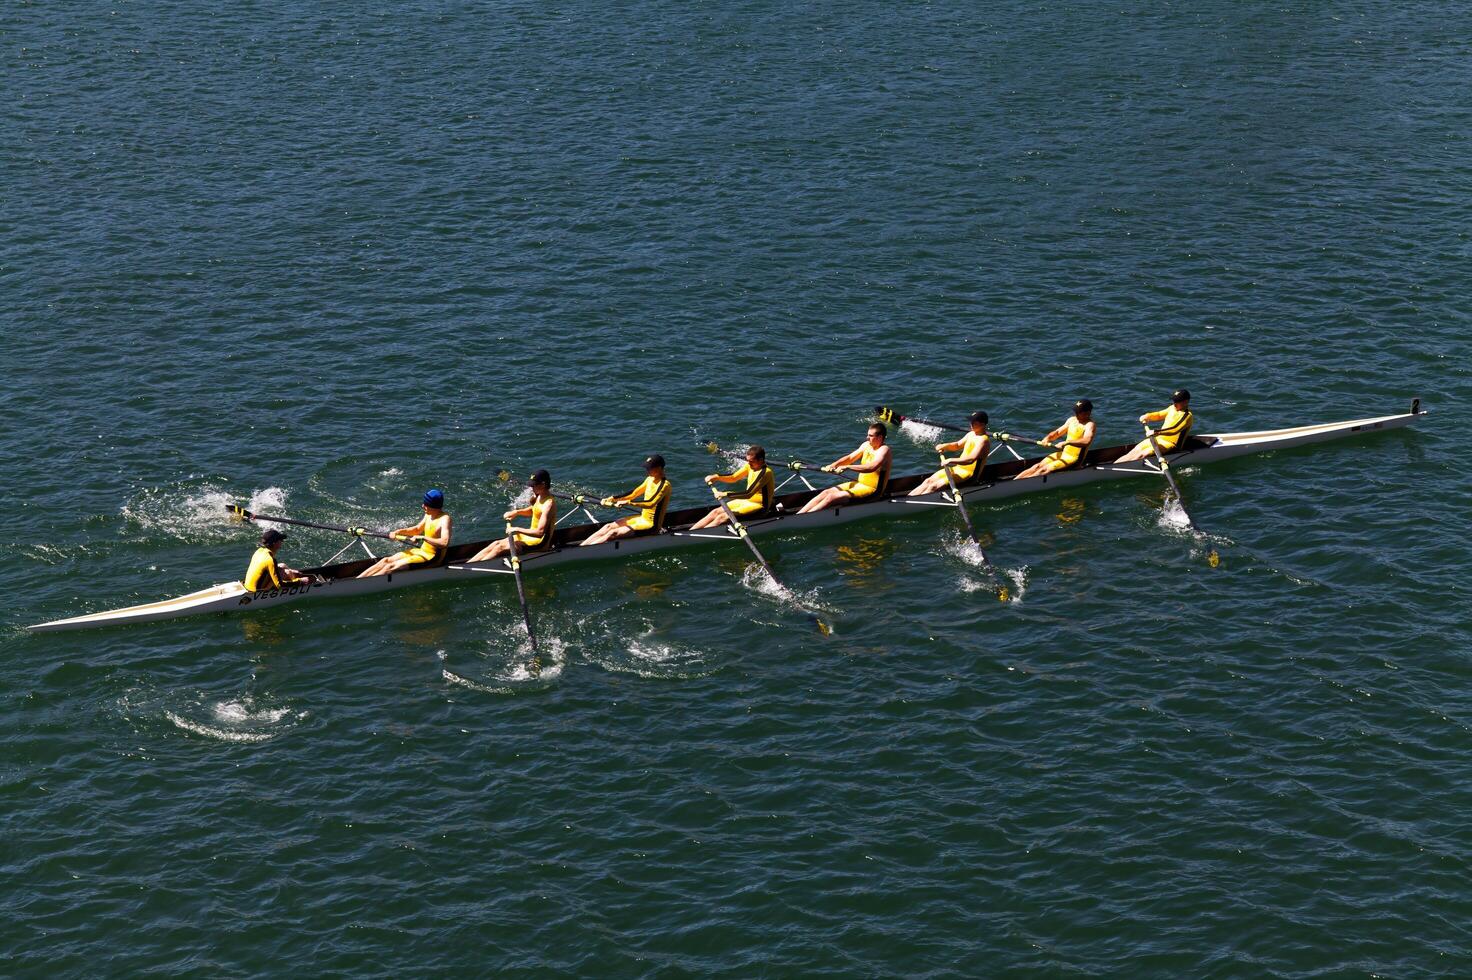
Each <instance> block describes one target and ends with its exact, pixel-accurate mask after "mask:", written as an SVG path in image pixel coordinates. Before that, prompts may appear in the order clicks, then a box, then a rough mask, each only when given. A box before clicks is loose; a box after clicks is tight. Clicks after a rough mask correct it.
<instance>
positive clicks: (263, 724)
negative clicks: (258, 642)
mask: <svg viewBox="0 0 1472 980" xmlns="http://www.w3.org/2000/svg"><path fill="white" fill-rule="evenodd" d="M198 707H199V708H201V709H204V713H205V714H206V715H207V717H204V718H201V717H190V715H194V714H196V712H193V711H190V712H187V713H181V712H178V711H174V710H172V709H169V708H165V709H163V716H164V717H165V718H167V719H168V720H169V721H170V722H171V723H172V724H173V725H174V726H175V727H177V728H179V729H181V730H183V731H186V732H190V733H192V734H195V735H202V736H204V737H205V738H213V739H217V740H219V741H221V742H247V743H250V742H268V741H270V740H271V739H273V738H275V737H276V736H278V735H280V734H282V733H283V732H286V731H290V730H291V729H292V728H294V727H296V723H297V722H300V721H301V720H302V719H304V718H306V717H307V713H306V712H305V711H292V710H291V709H290V708H265V707H259V706H258V705H257V704H256V703H255V699H253V698H251V697H250V696H248V695H247V696H246V697H243V698H240V699H238V700H228V701H216V702H214V703H213V704H210V705H208V706H205V705H203V704H201V705H199V706H198Z"/></svg>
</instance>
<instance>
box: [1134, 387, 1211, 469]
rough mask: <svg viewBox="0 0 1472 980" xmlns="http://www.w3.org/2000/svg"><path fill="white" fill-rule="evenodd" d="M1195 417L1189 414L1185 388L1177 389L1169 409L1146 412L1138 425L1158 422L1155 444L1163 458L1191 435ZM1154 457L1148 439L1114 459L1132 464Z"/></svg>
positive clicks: (1171, 397) (1187, 396)
mask: <svg viewBox="0 0 1472 980" xmlns="http://www.w3.org/2000/svg"><path fill="white" fill-rule="evenodd" d="M1195 421H1196V417H1195V416H1194V415H1192V414H1191V393H1190V392H1189V391H1187V390H1186V389H1185V388H1177V389H1176V391H1175V393H1174V394H1172V395H1171V396H1170V408H1162V409H1161V410H1160V411H1158V412H1146V413H1145V414H1144V415H1141V416H1140V424H1141V425H1148V424H1149V423H1151V422H1159V423H1160V428H1158V429H1156V430H1155V442H1156V444H1157V445H1158V446H1160V454H1161V455H1162V456H1163V455H1165V454H1166V453H1168V452H1170V451H1171V450H1173V449H1177V448H1179V447H1180V445H1181V443H1183V442H1185V441H1186V437H1187V436H1189V435H1190V434H1191V425H1192V424H1193V423H1194V422H1195ZM1153 455H1155V450H1154V449H1153V448H1152V447H1151V445H1150V440H1149V439H1142V440H1140V442H1139V443H1137V444H1136V445H1135V448H1133V449H1131V450H1130V451H1129V452H1127V453H1125V454H1124V455H1123V456H1121V457H1119V459H1116V460H1115V462H1116V463H1133V462H1134V461H1135V460H1137V459H1145V458H1147V457H1149V456H1153Z"/></svg>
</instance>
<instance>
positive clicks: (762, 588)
mask: <svg viewBox="0 0 1472 980" xmlns="http://www.w3.org/2000/svg"><path fill="white" fill-rule="evenodd" d="M741 584H742V585H743V586H745V587H746V588H748V589H750V590H751V591H753V592H756V593H759V594H761V595H763V596H765V597H767V598H768V599H771V600H772V601H774V602H776V603H778V604H780V605H783V606H786V607H788V608H789V609H801V610H803V611H807V610H810V609H822V608H823V604H822V603H821V602H820V601H819V598H820V597H819V593H818V590H817V589H810V590H808V591H807V592H798V591H796V590H794V589H792V588H791V587H789V586H785V585H780V586H779V585H778V584H777V583H776V582H774V581H773V580H772V576H770V575H768V574H767V572H766V569H764V568H762V566H761V565H759V564H757V563H755V562H753V563H752V564H750V565H747V566H746V568H745V569H744V570H743V571H742V573H741Z"/></svg>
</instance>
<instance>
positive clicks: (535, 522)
mask: <svg viewBox="0 0 1472 980" xmlns="http://www.w3.org/2000/svg"><path fill="white" fill-rule="evenodd" d="M556 506H557V501H556V500H554V499H552V497H551V496H548V497H547V499H546V500H533V501H532V528H533V529H535V528H536V527H538V526H539V525H540V524H541V523H542V515H543V514H545V513H546V512H547V511H549V510H553V508H555V507H556ZM554 513H555V511H554ZM547 529H548V530H549V531H550V530H551V529H552V519H550V518H549V519H548V521H547ZM514 533H515V535H516V547H517V548H518V549H523V548H540V547H541V546H542V542H543V541H545V540H547V539H546V538H545V537H539V536H538V535H536V534H534V533H531V532H528V531H516V532H514Z"/></svg>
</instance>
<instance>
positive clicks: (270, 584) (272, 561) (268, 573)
mask: <svg viewBox="0 0 1472 980" xmlns="http://www.w3.org/2000/svg"><path fill="white" fill-rule="evenodd" d="M285 540H286V535H284V534H282V533H281V532H280V531H278V530H276V529H275V528H274V527H273V528H269V529H267V530H265V531H263V532H261V544H260V547H258V548H256V553H255V554H254V555H252V556H251V559H250V569H249V570H248V571H247V572H246V573H245V582H244V583H242V584H244V585H245V591H247V592H264V591H266V590H267V589H279V588H281V583H282V582H310V581H312V579H311V577H310V576H308V575H303V574H302V573H301V572H299V571H297V570H296V569H294V568H287V567H286V566H285V565H279V564H277V563H276V552H278V551H280V550H281V545H282V543H283V542H284V541H285Z"/></svg>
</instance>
